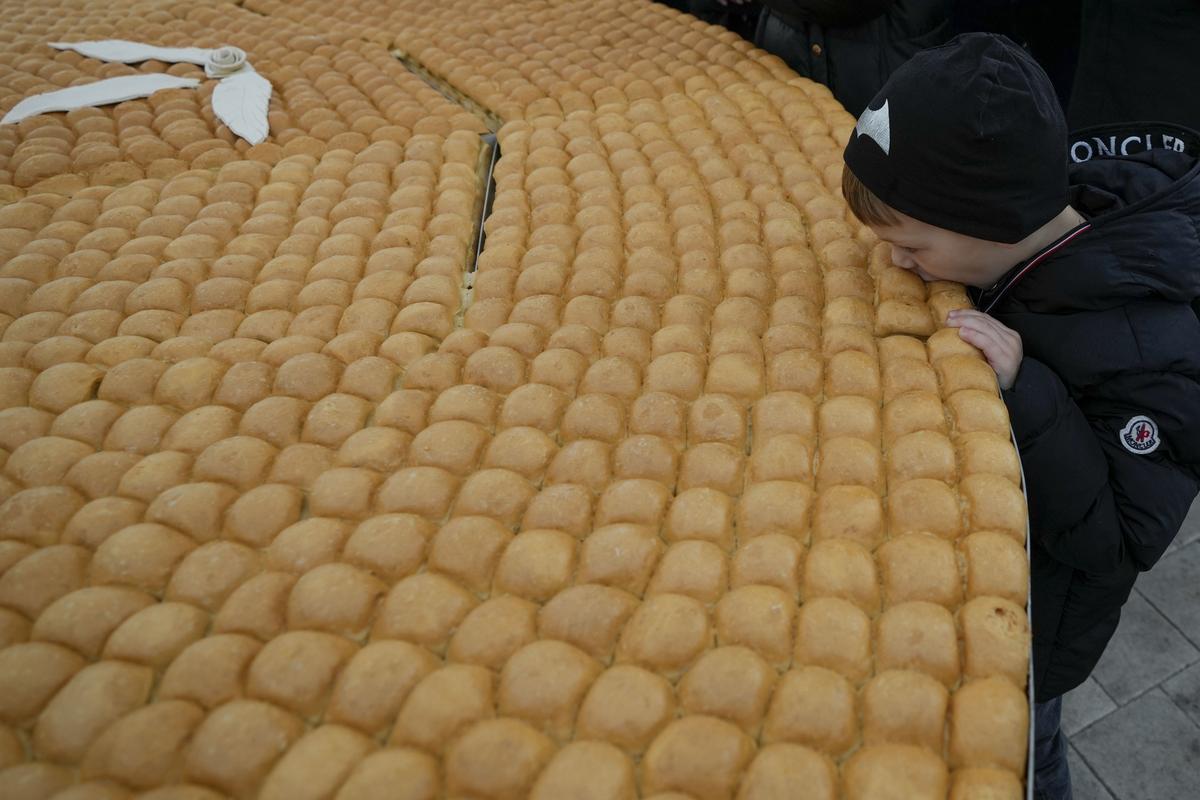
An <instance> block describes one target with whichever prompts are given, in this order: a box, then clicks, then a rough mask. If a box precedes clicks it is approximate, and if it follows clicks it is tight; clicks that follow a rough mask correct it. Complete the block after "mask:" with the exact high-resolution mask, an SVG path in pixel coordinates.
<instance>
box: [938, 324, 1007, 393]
mask: <svg viewBox="0 0 1200 800" xmlns="http://www.w3.org/2000/svg"><path fill="white" fill-rule="evenodd" d="M946 325H948V326H949V327H951V328H958V335H959V336H960V337H962V340H963V341H964V342H966V343H967V344H971V345H974V346H975V347H978V348H979V349H980V350H982V351H983V355H984V357H985V358H986V359H987V360H988V363H989V364H991V365H992V369H994V370H995V371H996V378H997V379H998V380H999V381H1000V388H1001V389H1011V388H1012V386H1013V382H1014V381H1016V379H1017V370H1019V369H1020V368H1021V359H1022V358H1024V355H1025V353H1024V349H1023V348H1022V347H1021V335H1020V334H1019V333H1017V332H1016V331H1014V330H1013V329H1012V328H1008V327H1005V326H1004V325H1001V324H1000V323H999V322H997V321H996V320H995V319H993V318H992V317H989V316H988V315H987V314H984V313H982V312H980V311H973V310H970V309H959V310H956V311H951V312H950V314H949V316H947V318H946Z"/></svg>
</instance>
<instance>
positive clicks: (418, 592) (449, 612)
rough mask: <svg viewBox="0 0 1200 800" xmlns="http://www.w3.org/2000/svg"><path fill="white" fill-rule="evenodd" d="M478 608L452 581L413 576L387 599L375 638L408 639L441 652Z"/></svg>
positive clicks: (393, 590)
mask: <svg viewBox="0 0 1200 800" xmlns="http://www.w3.org/2000/svg"><path fill="white" fill-rule="evenodd" d="M475 605H476V603H475V600H474V598H473V597H471V596H470V595H469V594H468V593H467V592H466V590H464V589H463V588H462V587H460V586H459V585H458V584H456V583H454V581H452V580H450V579H449V578H444V577H441V576H439V575H434V574H431V573H422V574H419V575H411V576H409V577H407V578H405V579H404V580H402V581H400V582H399V583H397V584H396V585H395V586H394V587H392V590H391V591H390V592H388V594H387V597H386V598H384V601H383V605H381V606H380V608H379V613H378V615H377V616H376V619H375V626H374V629H373V631H372V638H373V639H374V638H375V637H379V638H385V639H406V640H408V641H410V642H416V643H419V644H425V645H427V646H429V647H433V648H435V649H439V648H441V647H444V646H445V644H446V643H447V641H448V640H449V637H450V635H451V633H452V632H453V631H454V629H455V628H456V627H457V626H458V624H459V623H460V622H461V621H462V619H463V617H465V616H466V615H467V613H468V612H469V611H470V610H471V608H473V607H474V606H475Z"/></svg>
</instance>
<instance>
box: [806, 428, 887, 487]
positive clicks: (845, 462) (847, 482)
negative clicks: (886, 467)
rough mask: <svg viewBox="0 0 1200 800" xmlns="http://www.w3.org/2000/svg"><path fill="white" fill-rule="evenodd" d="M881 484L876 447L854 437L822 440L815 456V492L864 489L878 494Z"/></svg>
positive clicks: (880, 466)
mask: <svg viewBox="0 0 1200 800" xmlns="http://www.w3.org/2000/svg"><path fill="white" fill-rule="evenodd" d="M883 485H884V472H883V455H882V454H881V453H880V452H879V447H878V446H877V445H874V444H872V443H871V442H867V441H865V440H863V439H858V438H855V437H853V436H839V437H836V438H833V439H825V440H823V441H822V443H821V449H820V451H819V453H818V466H817V489H818V491H824V490H825V489H828V488H830V487H833V486H864V487H866V488H868V489H871V490H873V491H875V492H881V491H882V490H883Z"/></svg>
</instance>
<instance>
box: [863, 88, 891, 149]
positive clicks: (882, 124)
mask: <svg viewBox="0 0 1200 800" xmlns="http://www.w3.org/2000/svg"><path fill="white" fill-rule="evenodd" d="M854 132H855V133H857V134H858V135H859V136H869V137H871V138H872V139H874V140H875V144H877V145H879V146H880V147H881V148H882V149H883V154H884V155H890V154H891V149H892V120H891V117H889V116H888V101H887V100H884V101H883V106H882V107H881V108H878V109H871V108H868V109H867V110H866V111H864V112H863V113H862V116H861V117H859V118H858V124H857V125H855V126H854Z"/></svg>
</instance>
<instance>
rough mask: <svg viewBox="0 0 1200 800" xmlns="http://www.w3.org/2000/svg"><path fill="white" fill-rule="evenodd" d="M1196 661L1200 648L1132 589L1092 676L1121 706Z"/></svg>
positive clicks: (1199, 655) (1199, 654)
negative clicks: (1115, 628)
mask: <svg viewBox="0 0 1200 800" xmlns="http://www.w3.org/2000/svg"><path fill="white" fill-rule="evenodd" d="M1143 577H1145V576H1143ZM1198 660H1200V650H1197V649H1196V648H1195V647H1194V646H1193V645H1192V644H1191V642H1189V641H1188V640H1187V639H1185V638H1184V637H1183V635H1182V634H1180V633H1179V631H1177V630H1176V629H1175V627H1174V626H1173V625H1172V624H1171V623H1170V622H1168V621H1167V618H1166V617H1164V616H1163V615H1162V614H1160V613H1158V611H1157V610H1155V608H1154V607H1153V606H1152V605H1150V603H1148V602H1147V601H1146V598H1144V597H1142V595H1141V594H1139V593H1138V592H1137V591H1136V590H1135V591H1134V592H1133V594H1131V595H1130V596H1129V602H1128V603H1126V604H1125V607H1124V609H1122V611H1121V624H1120V626H1119V627H1118V628H1117V632H1116V635H1114V636H1113V638H1112V641H1110V642H1109V643H1108V649H1107V650H1105V651H1104V655H1103V656H1101V657H1100V663H1099V664H1097V665H1096V669H1095V670H1094V671H1093V672H1092V676H1093V677H1094V678H1095V679H1096V681H1097V682H1098V683H1099V684H1100V686H1102V687H1103V688H1104V691H1105V692H1106V693H1107V694H1108V696H1109V697H1111V698H1112V699H1113V701H1115V702H1116V704H1117V705H1119V706H1122V705H1125V704H1126V703H1128V702H1129V701H1130V700H1132V699H1133V698H1135V697H1137V696H1138V695H1139V694H1141V693H1142V692H1144V691H1146V690H1147V689H1149V688H1150V687H1152V686H1155V685H1157V684H1158V683H1159V682H1160V681H1163V680H1165V679H1166V678H1169V677H1170V676H1172V675H1174V674H1175V673H1176V672H1178V671H1179V670H1181V669H1183V668H1184V667H1186V666H1188V665H1190V664H1193V663H1195V662H1196V661H1198Z"/></svg>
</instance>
